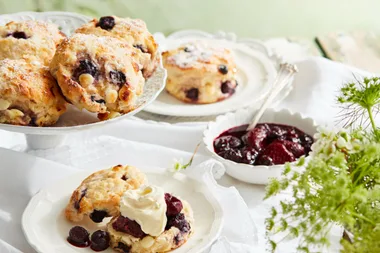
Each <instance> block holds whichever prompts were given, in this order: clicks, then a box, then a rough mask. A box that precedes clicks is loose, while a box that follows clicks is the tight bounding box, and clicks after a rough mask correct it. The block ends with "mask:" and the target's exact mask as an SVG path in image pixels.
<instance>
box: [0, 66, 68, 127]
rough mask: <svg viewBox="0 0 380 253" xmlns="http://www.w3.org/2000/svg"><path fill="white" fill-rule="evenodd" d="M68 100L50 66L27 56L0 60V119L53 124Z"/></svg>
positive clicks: (20, 122)
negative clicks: (52, 74)
mask: <svg viewBox="0 0 380 253" xmlns="http://www.w3.org/2000/svg"><path fill="white" fill-rule="evenodd" d="M65 111H66V101H65V99H64V98H63V96H62V95H61V93H60V91H59V87H58V85H57V83H56V81H55V80H54V78H53V77H52V76H51V75H50V72H49V69H48V68H47V67H45V66H42V65H40V64H38V63H37V64H31V63H28V62H26V61H25V60H21V59H20V60H9V59H5V60H0V123H6V124H13V125H23V126H27V125H29V126H50V125H53V124H54V123H55V122H56V121H57V120H58V119H59V117H60V115H61V114H63V113H64V112H65Z"/></svg>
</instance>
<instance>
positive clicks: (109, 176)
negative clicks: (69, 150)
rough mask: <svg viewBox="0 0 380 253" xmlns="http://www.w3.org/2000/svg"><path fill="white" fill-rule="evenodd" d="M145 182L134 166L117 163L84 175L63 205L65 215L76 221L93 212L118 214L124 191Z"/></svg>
mask: <svg viewBox="0 0 380 253" xmlns="http://www.w3.org/2000/svg"><path fill="white" fill-rule="evenodd" d="M144 183H146V177H145V174H143V173H142V172H141V171H140V170H139V169H137V168H135V167H133V166H128V165H126V166H122V165H117V166H115V167H113V168H110V169H106V170H101V171H98V172H95V173H93V174H92V175H90V176H89V177H87V178H86V179H85V180H83V182H82V183H81V185H80V186H79V187H78V188H77V189H76V190H75V191H74V192H73V194H72V195H71V198H70V202H69V203H68V205H67V206H66V209H65V215H66V218H67V219H68V220H69V221H73V222H79V221H81V220H82V219H83V218H84V217H85V216H91V214H92V213H93V212H94V211H104V212H105V213H106V214H107V215H106V217H110V216H117V215H119V202H120V197H121V196H122V195H123V193H124V192H125V191H126V190H129V189H137V188H139V187H140V186H141V185H142V184H144Z"/></svg>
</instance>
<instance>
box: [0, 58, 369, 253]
mask: <svg viewBox="0 0 380 253" xmlns="http://www.w3.org/2000/svg"><path fill="white" fill-rule="evenodd" d="M298 67H299V73H298V75H297V76H296V79H295V81H294V89H293V91H292V92H291V94H290V95H289V96H288V97H287V98H286V99H285V100H284V101H282V103H280V105H279V106H278V107H279V108H288V109H290V110H293V111H298V112H301V113H303V114H305V115H307V116H310V117H313V118H314V119H315V120H316V121H317V122H319V123H320V124H329V125H333V124H334V121H335V119H336V117H335V116H336V114H337V112H338V111H339V108H337V106H336V103H335V96H336V94H337V91H338V90H339V87H340V86H341V85H342V83H344V82H345V81H348V80H352V79H353V78H354V76H359V75H362V74H365V73H364V72H361V71H358V70H356V69H353V68H349V67H346V66H344V65H342V64H339V63H335V62H331V61H329V60H326V59H323V58H317V57H316V58H310V59H308V60H305V61H303V62H300V63H298ZM204 128H205V125H204V124H190V125H184V124H181V125H176V124H174V125H169V124H160V123H147V122H144V121H137V120H125V121H123V122H120V123H118V124H114V125H111V126H107V127H105V128H102V129H95V130H92V131H88V132H83V133H77V134H72V135H68V136H67V140H66V144H65V145H63V146H62V147H60V148H58V149H56V150H45V151H33V150H32V151H26V152H28V153H29V154H31V155H35V156H41V157H45V158H47V159H51V160H55V161H57V162H61V163H66V164H67V163H68V164H70V165H74V166H77V167H81V166H84V164H86V163H83V162H81V164H79V162H78V161H79V160H78V157H80V156H78V154H77V153H75V152H73V151H72V149H73V148H74V147H75V146H76V145H89V144H90V143H91V141H93V140H94V138H95V137H97V136H99V135H109V136H113V137H117V138H120V139H126V140H131V141H136V142H139V143H148V144H154V145H161V146H164V147H168V148H172V149H173V154H176V155H177V156H178V154H181V153H175V152H178V150H182V152H184V153H183V154H184V156H187V157H188V156H189V155H190V153H186V152H193V150H194V148H195V146H196V145H197V144H198V143H199V142H201V140H202V131H203V130H204ZM0 139H1V140H2V141H1V143H0V147H5V148H11V149H14V150H24V149H25V140H24V137H23V135H22V134H17V133H8V132H5V131H0ZM114 148H115V147H114ZM116 148H117V147H116ZM174 150H176V151H175V152H174ZM105 151H107V150H106V149H105ZM91 152H92V149H91V148H89V149H88V154H86V153H83V154H81V155H86V157H87V159H88V166H90V165H91V162H94V161H95V159H93V158H94V157H95V155H99V154H93V153H91ZM141 152H144V150H142V151H141ZM179 152H180V151H179ZM199 153H200V154H205V152H204V151H203V150H202V149H201V150H200V151H199ZM104 154H105V153H103V155H104ZM107 154H108V156H107V159H108V158H109V156H112V152H109V153H107ZM125 156H128V152H126V153H125ZM119 157H120V156H119ZM116 158H117V157H116ZM173 158H175V157H173ZM132 160H133V159H132ZM101 161H108V162H109V161H112V159H110V160H106V159H104V160H102V159H100V160H98V161H97V165H98V166H100V165H108V164H102V163H101ZM121 162H122V161H121ZM133 162H134V163H135V164H137V165H138V164H145V165H147V164H146V163H148V165H149V163H156V162H158V161H156V160H149V159H142V158H141V157H140V158H138V157H136V159H135V160H133ZM75 163H76V164H75ZM105 163H107V162H105ZM0 173H1V175H2V178H3V179H4V178H7V180H8V178H10V180H11V178H12V177H14V176H15V175H14V173H13V172H12V171H7V170H6V168H2V170H0ZM36 173H37V172H36ZM45 177H46V180H48V181H49V182H50V181H53V180H54V178H55V177H56V175H55V174H54V173H51V175H45ZM0 182H8V181H4V180H2V181H0ZM219 183H220V184H221V185H224V186H235V187H236V188H237V189H238V190H239V192H240V194H241V195H242V197H243V198H244V200H245V202H246V203H247V205H248V208H249V210H250V212H251V215H252V217H253V218H254V220H255V222H256V224H257V227H258V230H259V231H258V232H259V243H258V248H256V249H255V252H265V251H264V248H265V238H264V234H265V229H264V223H263V221H264V217H266V216H267V214H268V212H267V209H268V207H269V206H270V205H271V203H268V202H263V201H262V197H263V196H264V187H263V186H257V185H250V184H245V183H242V182H239V181H237V180H234V179H232V178H231V177H229V176H225V177H223V178H222V179H221V180H220V181H219ZM26 184H27V185H26V187H29V185H28V184H30V185H33V184H34V182H33V178H31V179H30V180H27V181H26ZM15 185H17V184H15ZM8 186H9V185H8ZM41 186H42V185H41ZM1 187H2V186H0V189H2V188H1ZM35 187H38V186H35ZM34 192H35V190H34ZM0 193H3V192H0ZM29 197H30V196H29V195H26V198H29ZM0 203H3V206H9V210H11V212H10V215H15V216H16V217H19V215H20V213H21V212H22V210H21V209H22V207H23V205H19V204H17V202H15V201H14V200H12V196H11V195H7V194H3V195H1V196H0ZM4 203H6V205H5V204H4ZM14 205H16V206H14ZM17 205H19V206H17ZM12 212H15V213H14V214H13V213H12ZM4 217H5V218H4ZM2 219H7V213H6V212H5V211H4V210H2V206H1V205H0V221H1V220H2ZM16 224H17V223H16ZM12 229H14V230H16V231H18V233H19V236H20V238H22V237H23V235H22V234H21V230H20V228H19V227H17V228H12ZM6 234H7V232H6V231H3V230H2V228H1V226H0V239H3V245H6V244H7V243H8V244H10V245H12V243H13V244H14V240H13V239H9V238H8V239H7V237H6V236H5V237H4V236H3V235H6ZM338 237H339V236H338ZM338 237H337V238H338ZM4 238H5V239H4ZM219 245H221V244H219ZM15 246H16V248H19V249H20V248H22V247H19V246H18V245H15ZM296 246H297V243H296V242H295V241H292V242H289V243H285V244H284V245H283V246H282V248H281V247H280V249H279V252H281V253H285V252H294V248H295V247H296ZM4 247H5V246H4ZM4 250H5V248H4ZM0 252H1V253H3V251H0ZM5 252H7V251H5ZM9 252H12V253H13V252H16V251H9ZM216 252H218V251H216ZM225 252H229V251H225ZM230 252H231V251H230ZM232 252H236V251H232ZM246 252H253V251H246ZM330 252H337V251H336V250H332V251H330Z"/></svg>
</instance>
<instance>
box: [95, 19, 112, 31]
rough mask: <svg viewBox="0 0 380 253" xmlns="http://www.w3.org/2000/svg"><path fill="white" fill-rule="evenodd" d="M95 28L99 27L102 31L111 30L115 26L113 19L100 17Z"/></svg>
mask: <svg viewBox="0 0 380 253" xmlns="http://www.w3.org/2000/svg"><path fill="white" fill-rule="evenodd" d="M96 26H100V27H101V28H102V29H103V30H111V29H112V28H113V27H114V26H115V19H114V18H113V17H111V16H107V17H101V18H100V19H99V22H98V23H97V24H96Z"/></svg>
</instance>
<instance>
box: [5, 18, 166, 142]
mask: <svg viewBox="0 0 380 253" xmlns="http://www.w3.org/2000/svg"><path fill="white" fill-rule="evenodd" d="M12 20H14V21H19V20H42V21H46V22H51V23H54V24H57V25H58V26H59V27H60V28H61V29H62V31H63V32H64V33H65V34H66V35H70V34H71V33H72V32H73V31H74V30H75V29H76V28H77V27H79V26H81V25H82V24H85V23H87V22H88V21H89V20H91V18H90V17H86V16H83V15H80V14H76V13H70V12H20V13H14V14H5V15H0V25H4V24H5V23H7V22H9V21H12ZM165 80H166V70H165V69H164V68H163V66H162V62H161V64H160V65H159V67H158V68H157V71H156V72H155V73H154V74H153V76H152V77H151V78H149V79H148V80H147V82H146V84H145V86H144V93H143V94H142V95H141V96H140V97H139V98H138V100H137V101H136V109H135V110H133V111H131V112H129V113H127V114H124V115H123V116H120V117H117V118H114V119H111V120H106V121H99V119H98V118H97V115H96V113H90V112H87V111H85V110H83V111H80V110H78V109H76V108H75V107H74V106H69V108H68V110H67V112H66V113H65V114H63V115H62V116H61V118H60V119H59V121H58V122H57V123H56V124H55V125H54V126H52V127H29V126H13V125H7V124H0V129H4V130H8V131H13V132H20V133H25V134H32V135H62V134H67V133H68V132H74V131H80V130H87V129H89V128H93V127H99V126H103V125H105V124H109V123H112V122H117V121H120V120H123V119H125V118H128V117H130V116H132V115H134V114H136V113H137V112H139V111H141V110H142V109H143V108H144V107H145V106H147V105H148V104H150V103H151V102H152V101H153V100H155V99H156V97H157V96H158V95H159V93H160V92H161V91H162V90H163V88H164V87H165Z"/></svg>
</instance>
